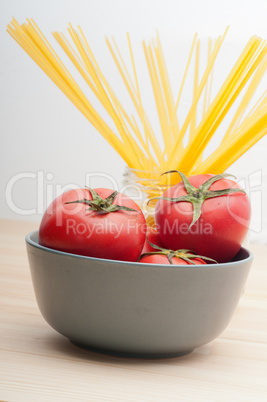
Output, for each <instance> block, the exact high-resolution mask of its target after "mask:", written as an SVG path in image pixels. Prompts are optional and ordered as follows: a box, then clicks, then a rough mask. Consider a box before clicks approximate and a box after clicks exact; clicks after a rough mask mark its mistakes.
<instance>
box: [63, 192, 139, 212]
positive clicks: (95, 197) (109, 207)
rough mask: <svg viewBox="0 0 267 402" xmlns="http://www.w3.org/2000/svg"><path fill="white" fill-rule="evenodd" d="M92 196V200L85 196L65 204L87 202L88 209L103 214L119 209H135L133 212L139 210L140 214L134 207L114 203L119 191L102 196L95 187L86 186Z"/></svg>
mask: <svg viewBox="0 0 267 402" xmlns="http://www.w3.org/2000/svg"><path fill="white" fill-rule="evenodd" d="M86 188H87V189H88V190H89V191H90V193H91V196H92V200H88V199H87V198H83V199H81V200H75V201H68V202H65V204H78V203H80V204H85V205H88V207H89V208H88V210H90V211H95V212H99V213H101V214H108V213H110V212H117V211H133V212H138V213H139V214H140V211H137V210H136V209H134V208H129V207H126V206H124V205H117V204H113V202H114V201H115V198H116V197H117V195H118V192H117V191H114V192H113V193H112V194H110V195H109V196H108V197H106V198H102V197H101V196H100V195H99V194H98V193H97V192H96V191H95V190H94V189H92V188H89V187H86Z"/></svg>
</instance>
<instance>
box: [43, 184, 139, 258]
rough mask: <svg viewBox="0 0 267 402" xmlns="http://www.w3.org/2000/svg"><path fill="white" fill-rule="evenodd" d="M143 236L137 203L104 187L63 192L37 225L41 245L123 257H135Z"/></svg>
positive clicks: (76, 252)
mask: <svg viewBox="0 0 267 402" xmlns="http://www.w3.org/2000/svg"><path fill="white" fill-rule="evenodd" d="M145 236H146V221H145V217H144V215H143V213H142V211H141V209H140V208H139V206H138V205H137V204H136V203H135V202H134V201H133V200H132V199H131V198H129V197H127V196H126V195H124V194H122V193H119V192H117V191H112V190H110V189H106V188H98V189H90V188H84V189H82V188H80V189H76V190H70V191H67V192H65V193H63V194H62V195H60V196H59V197H57V198H56V199H55V200H54V201H53V202H52V204H51V205H50V206H49V207H48V208H47V210H46V211H45V213H44V215H43V218H42V221H41V224H40V229H39V243H40V244H41V245H43V246H45V247H50V248H52V249H56V250H60V251H65V252H68V253H74V254H79V255H85V256H90V257H97V258H105V259H112V260H123V261H136V260H137V259H138V257H139V255H140V253H141V251H142V248H143V246H144V242H145Z"/></svg>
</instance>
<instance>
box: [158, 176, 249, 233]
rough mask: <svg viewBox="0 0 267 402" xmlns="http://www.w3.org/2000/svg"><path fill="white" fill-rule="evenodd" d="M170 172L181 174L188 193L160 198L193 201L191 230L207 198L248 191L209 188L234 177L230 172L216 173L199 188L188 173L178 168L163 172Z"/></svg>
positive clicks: (174, 200)
mask: <svg viewBox="0 0 267 402" xmlns="http://www.w3.org/2000/svg"><path fill="white" fill-rule="evenodd" d="M168 173H179V175H180V176H181V179H182V181H183V184H184V187H185V189H186V191H187V194H186V195H182V196H180V197H177V198H170V197H160V198H159V199H160V200H167V201H171V202H181V201H186V202H191V204H192V206H193V219H192V222H191V224H190V226H189V228H188V231H189V230H190V228H191V227H192V225H194V223H196V222H197V220H198V219H199V218H200V216H201V207H202V204H203V202H204V201H205V200H208V199H209V198H215V197H220V196H222V195H228V194H233V193H245V194H246V192H245V191H244V190H242V189H239V188H226V189H223V190H215V191H213V190H209V188H210V186H211V185H212V184H213V183H214V182H215V181H218V180H221V179H224V178H225V177H229V176H230V177H234V176H233V175H231V174H228V173H222V174H218V175H215V176H213V177H211V178H210V179H208V180H207V181H205V182H204V183H203V184H201V186H199V187H198V188H197V187H194V186H193V185H192V184H191V183H190V182H189V180H188V178H187V177H186V175H185V174H184V173H182V172H179V171H178V170H170V171H168V172H165V173H163V174H168ZM234 178H235V177H234ZM151 200H152V199H151ZM151 200H150V201H151Z"/></svg>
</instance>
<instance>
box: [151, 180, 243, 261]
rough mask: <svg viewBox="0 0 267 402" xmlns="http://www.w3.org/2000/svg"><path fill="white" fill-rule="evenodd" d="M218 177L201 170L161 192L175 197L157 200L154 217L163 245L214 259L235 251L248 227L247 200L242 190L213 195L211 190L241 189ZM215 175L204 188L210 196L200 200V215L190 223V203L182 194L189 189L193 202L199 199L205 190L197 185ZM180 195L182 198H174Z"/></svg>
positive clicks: (223, 258) (217, 259) (235, 252)
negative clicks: (170, 199) (191, 251)
mask: <svg viewBox="0 0 267 402" xmlns="http://www.w3.org/2000/svg"><path fill="white" fill-rule="evenodd" d="M181 175H182V174H181ZM182 176H183V177H184V175H182ZM224 176H226V174H225V175H220V177H224ZM217 177H218V176H214V175H210V174H202V175H196V176H191V177H189V178H188V179H187V180H188V181H186V180H185V179H186V178H185V179H184V180H185V184H184V182H183V181H181V182H179V183H178V184H177V185H175V186H173V187H171V188H169V189H168V190H167V191H166V192H165V193H164V194H163V196H162V198H166V197H167V198H172V199H173V198H174V200H173V201H169V200H166V199H159V200H158V202H157V204H156V210H155V221H156V224H157V227H158V229H159V233H160V238H161V241H162V243H163V244H164V246H165V247H166V248H170V249H173V250H177V249H181V248H182V249H183V248H187V249H191V250H194V251H195V252H196V253H197V254H201V255H206V256H208V257H211V258H213V259H215V260H216V261H217V262H226V261H229V260H231V259H232V258H233V257H234V256H235V255H236V254H237V253H238V251H239V249H240V247H241V245H242V242H243V241H244V239H245V236H246V234H247V231H248V227H249V221H250V202H249V199H248V197H247V195H246V194H245V193H244V192H233V193H231V194H224V195H220V196H216V197H215V196H214V194H215V193H212V191H217V190H220V191H221V190H224V189H229V188H234V189H241V188H240V187H239V186H238V185H237V183H235V182H234V181H232V180H229V179H225V178H221V179H217ZM211 178H213V179H211ZM215 178H216V181H214V182H213V183H212V184H211V185H209V186H208V188H206V189H205V192H206V193H205V194H207V193H209V191H211V193H210V196H213V198H208V199H205V200H203V203H202V204H201V202H200V209H199V214H200V216H199V218H198V219H197V220H196V221H195V223H193V224H192V222H193V219H194V217H193V204H192V203H191V202H188V201H186V200H185V199H184V197H187V196H188V194H189V193H190V197H191V198H190V199H192V200H193V202H195V201H196V202H199V201H201V197H202V196H203V194H204V191H203V192H202V191H199V187H200V186H201V185H203V183H205V182H206V181H207V180H209V179H211V180H215ZM209 182H210V180H209ZM185 185H186V187H187V189H186V187H185ZM190 186H191V187H190ZM192 186H194V187H192ZM204 186H205V185H204ZM206 187H207V186H206ZM200 190H201V189H200ZM234 191H236V190H234ZM217 194H219V193H217ZM181 196H182V197H183V199H182V200H179V201H177V200H176V201H175V199H176V198H178V197H181ZM191 224H192V225H191ZM190 225H191V226H190Z"/></svg>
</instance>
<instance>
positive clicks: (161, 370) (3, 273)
mask: <svg viewBox="0 0 267 402" xmlns="http://www.w3.org/2000/svg"><path fill="white" fill-rule="evenodd" d="M36 228H37V224H36V223H30V222H21V221H5V220H2V221H0V244H1V264H0V284H1V287H0V295H1V300H0V400H1V401H9V402H13V401H15V402H17V401H19V402H20V401H27V402H30V401H34V402H39V401H53V402H54V401H66V402H67V401H142V402H146V401H161V402H165V401H182V402H183V401H193V402H195V401H212V402H217V401H226V402H228V401H234V402H239V401H241V402H242V401H251V402H257V401H267V262H266V255H267V246H259V245H258V246H255V245H254V246H251V247H250V249H251V250H252V251H253V253H254V256H255V260H254V262H253V265H252V269H251V272H250V276H249V278H248V281H247V285H246V289H245V292H244V294H243V295H242V297H241V300H240V302H239V305H238V307H237V310H236V312H235V314H234V317H233V318H232V320H231V322H230V324H229V326H228V328H227V329H226V330H225V331H224V332H223V333H222V334H221V336H219V337H218V338H217V339H216V340H214V341H213V342H211V343H209V344H207V345H205V346H203V347H200V348H197V349H195V350H194V352H193V353H191V354H189V355H186V356H183V357H178V358H171V359H158V360H147V359H146V360H139V359H130V358H123V357H111V356H105V355H101V354H97V353H93V352H90V351H87V350H83V349H81V348H78V347H76V346H74V345H73V344H71V343H70V341H69V340H68V339H67V338H65V337H63V336H61V335H60V334H58V333H57V332H55V331H54V330H53V329H52V328H50V327H49V325H48V324H47V323H46V322H45V320H44V319H43V318H42V316H41V314H40V312H39V310H38V307H37V304H36V301H35V297H34V292H33V288H32V283H31V277H30V271H29V267H28V261H27V255H26V249H25V240H24V238H25V235H26V234H27V233H28V232H30V231H31V230H34V229H36Z"/></svg>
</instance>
